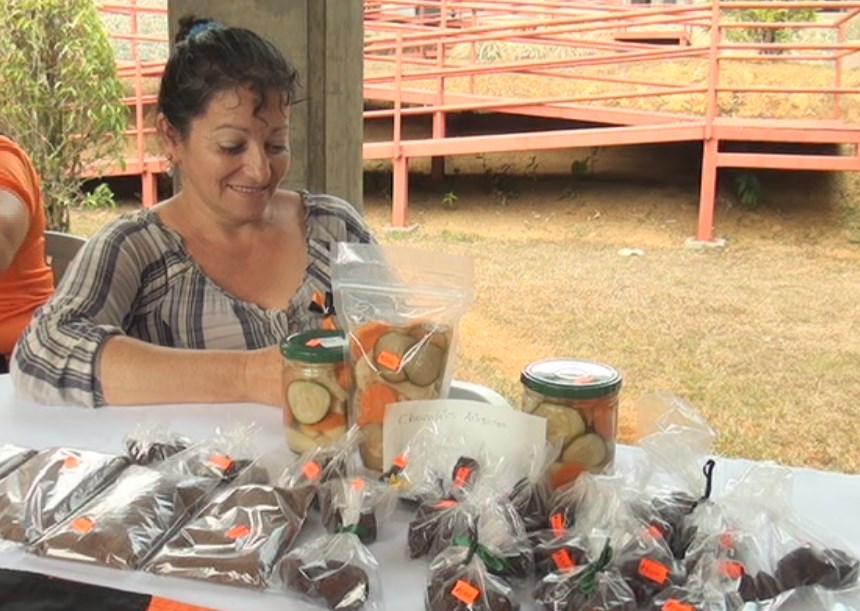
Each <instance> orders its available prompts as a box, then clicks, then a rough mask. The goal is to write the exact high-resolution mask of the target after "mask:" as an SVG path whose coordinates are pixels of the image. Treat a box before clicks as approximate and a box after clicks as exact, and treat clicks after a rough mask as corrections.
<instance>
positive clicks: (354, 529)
mask: <svg viewBox="0 0 860 611" xmlns="http://www.w3.org/2000/svg"><path fill="white" fill-rule="evenodd" d="M335 532H337V533H350V534H353V535H355V536H356V537H358V538H359V539H361V535H363V534H364V528H362V527H361V526H359V525H358V524H350V525H349V526H339V527H338V528H337V530H336V531H335Z"/></svg>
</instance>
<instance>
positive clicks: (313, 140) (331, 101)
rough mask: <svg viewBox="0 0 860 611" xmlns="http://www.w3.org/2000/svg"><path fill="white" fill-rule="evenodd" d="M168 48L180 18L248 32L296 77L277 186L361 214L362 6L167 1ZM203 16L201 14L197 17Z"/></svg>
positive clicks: (294, 0)
mask: <svg viewBox="0 0 860 611" xmlns="http://www.w3.org/2000/svg"><path fill="white" fill-rule="evenodd" d="M167 6H168V10H169V22H170V37H171V40H172V39H173V37H174V36H175V34H176V29H177V23H178V21H179V18H180V17H181V16H183V15H185V14H193V15H196V16H199V17H209V18H212V19H217V20H218V21H221V22H222V23H224V24H225V25H231V26H240V27H244V28H248V29H250V30H254V31H255V32H257V33H258V34H260V35H261V36H263V37H265V38H267V39H269V40H270V41H272V42H273V43H274V44H275V45H276V46H277V47H278V48H279V49H281V51H283V52H284V54H285V55H286V56H287V58H288V59H289V60H290V61H291V62H292V63H293V64H294V65H295V66H296V68H297V69H298V71H299V74H300V75H301V84H302V87H301V90H300V93H299V96H300V98H301V99H303V101H301V102H299V103H298V104H296V105H295V106H294V107H293V110H292V120H291V127H290V131H291V142H290V144H291V147H292V167H291V169H290V172H289V174H288V175H287V178H286V180H285V186H288V187H291V188H304V189H308V190H310V191H314V192H323V193H330V194H332V195H337V196H339V197H342V198H344V199H346V200H347V201H349V202H352V204H353V205H355V207H356V208H358V209H359V210H361V209H362V207H363V199H362V193H363V183H362V172H363V166H362V157H361V144H362V139H363V126H362V116H361V113H362V110H363V108H364V95H363V92H362V78H363V75H362V67H363V61H362V43H363V36H364V32H363V27H362V16H363V3H362V0H246V1H244V2H236V1H235V0H208V1H207V2H205V3H201V2H199V0H168V3H167ZM204 9H205V10H204Z"/></svg>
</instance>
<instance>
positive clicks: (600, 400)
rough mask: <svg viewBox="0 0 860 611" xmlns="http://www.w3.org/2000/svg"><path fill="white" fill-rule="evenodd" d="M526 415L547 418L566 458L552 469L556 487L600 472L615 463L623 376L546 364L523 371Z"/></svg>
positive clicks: (590, 366)
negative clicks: (584, 474) (585, 475)
mask: <svg viewBox="0 0 860 611" xmlns="http://www.w3.org/2000/svg"><path fill="white" fill-rule="evenodd" d="M520 382H521V383H522V387H523V399H522V407H523V411H525V412H528V413H530V414H534V415H535V416H541V417H542V418H546V421H547V423H546V435H547V439H548V440H549V441H551V442H554V443H556V444H558V445H559V447H560V448H561V453H560V455H559V457H558V460H557V461H556V462H555V463H553V465H552V466H551V467H550V476H551V480H552V484H553V487H555V488H558V487H560V486H563V485H564V484H567V483H568V482H571V481H573V480H575V479H576V478H577V476H579V474H580V473H582V472H583V471H592V472H598V471H601V470H602V469H603V468H604V467H606V466H607V465H609V464H610V463H611V462H612V461H613V460H614V459H615V438H616V435H617V432H618V396H619V394H620V391H621V383H622V375H621V373H620V372H619V371H618V370H616V369H615V368H613V367H610V366H609V365H605V364H603V363H597V362H594V361H586V360H579V359H563V358H560V359H545V360H541V361H535V362H533V363H530V364H529V365H527V366H526V367H525V368H523V370H522V373H521V375H520Z"/></svg>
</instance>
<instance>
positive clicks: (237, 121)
mask: <svg viewBox="0 0 860 611" xmlns="http://www.w3.org/2000/svg"><path fill="white" fill-rule="evenodd" d="M176 42H177V44H176V46H175V49H174V51H173V53H172V54H171V56H170V58H169V60H168V62H167V65H166V67H165V71H164V75H163V77H162V81H161V88H160V91H159V97H158V116H157V120H156V121H157V128H158V132H159V134H160V136H161V139H162V142H163V144H164V147H165V149H166V153H167V157H168V159H169V160H170V161H171V163H172V164H173V165H174V166H175V167H176V168H177V169H179V170H181V172H182V190H181V191H180V192H179V193H177V194H176V195H174V196H173V197H172V198H170V199H168V200H167V201H165V202H162V203H160V204H159V205H157V206H155V207H154V208H152V209H150V210H141V211H139V212H136V213H134V214H132V215H129V216H127V217H123V218H120V219H117V220H115V221H113V222H111V223H109V224H108V225H106V226H105V227H104V228H103V229H102V230H101V231H100V232H99V233H98V234H97V235H95V236H94V237H93V238H91V239H90V240H89V241H88V243H87V245H86V246H85V247H84V248H83V249H82V250H81V253H80V254H79V256H78V257H77V258H76V260H75V262H74V263H73V264H72V266H71V267H70V268H69V269H68V270H67V272H66V277H67V278H68V279H66V277H64V281H63V285H62V287H61V288H60V290H59V291H58V292H57V293H56V295H55V296H54V298H53V299H52V300H51V301H50V302H49V303H48V304H47V305H46V306H45V308H43V310H42V311H41V312H40V314H39V315H38V316H37V317H36V318H35V319H34V321H33V323H32V324H31V325H30V327H29V328H28V330H27V332H26V333H25V334H24V336H23V337H22V339H21V341H20V343H19V345H18V348H17V350H16V351H15V354H14V359H13V364H12V375H13V380H14V382H15V385H16V387H17V389H18V390H19V391H20V392H21V393H22V394H23V395H24V396H28V397H30V398H33V399H35V400H37V401H40V402H46V403H75V404H80V405H86V406H101V405H129V404H155V403H185V402H207V403H209V402H242V401H252V402H259V403H266V404H269V405H274V406H280V405H281V403H282V397H281V384H280V377H281V356H280V354H279V350H278V346H277V344H278V342H279V341H280V340H281V339H282V338H284V337H285V336H287V335H288V334H289V333H292V332H295V331H297V330H299V329H305V328H313V327H317V326H321V324H322V322H323V319H324V315H325V313H324V312H320V310H321V308H319V307H318V306H316V305H315V298H316V299H318V296H319V295H321V294H322V295H324V294H325V293H327V292H329V291H330V290H331V288H330V272H329V255H330V252H331V249H332V248H333V247H334V245H335V244H336V243H337V242H342V241H357V242H368V241H370V240H371V239H372V238H371V236H370V234H369V232H368V230H367V228H366V226H365V225H364V223H363V222H362V220H361V218H360V216H359V215H358V214H357V213H356V212H355V210H354V209H353V208H352V206H350V205H349V204H348V203H346V202H344V201H342V200H339V199H337V198H334V197H331V196H326V195H311V194H307V193H299V192H295V191H286V190H282V189H280V188H279V183H280V182H281V179H282V178H283V177H284V175H285V174H286V172H287V169H288V168H289V163H290V149H289V126H290V105H291V104H292V103H293V102H294V101H295V96H296V87H297V83H296V80H297V76H296V72H295V69H294V68H293V67H292V66H290V65H289V64H288V63H287V61H286V60H285V59H284V57H283V56H282V55H281V54H280V52H278V51H277V49H275V47H274V46H273V45H272V44H271V43H269V42H267V41H265V40H263V39H262V38H260V37H259V36H257V35H256V34H254V33H253V32H251V31H248V30H245V29H241V28H231V27H224V26H222V25H220V24H218V23H216V22H213V21H211V20H205V19H202V20H201V19H194V18H190V17H186V18H184V19H183V20H182V21H180V32H179V34H178V35H177V39H176Z"/></svg>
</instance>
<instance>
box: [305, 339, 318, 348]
mask: <svg viewBox="0 0 860 611" xmlns="http://www.w3.org/2000/svg"><path fill="white" fill-rule="evenodd" d="M321 345H322V342H321V341H320V338H318V337H312V338H311V339H309V340H308V341H306V342H305V346H307V347H308V348H316V347H317V346H321Z"/></svg>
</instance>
